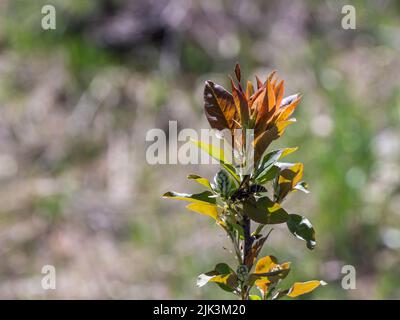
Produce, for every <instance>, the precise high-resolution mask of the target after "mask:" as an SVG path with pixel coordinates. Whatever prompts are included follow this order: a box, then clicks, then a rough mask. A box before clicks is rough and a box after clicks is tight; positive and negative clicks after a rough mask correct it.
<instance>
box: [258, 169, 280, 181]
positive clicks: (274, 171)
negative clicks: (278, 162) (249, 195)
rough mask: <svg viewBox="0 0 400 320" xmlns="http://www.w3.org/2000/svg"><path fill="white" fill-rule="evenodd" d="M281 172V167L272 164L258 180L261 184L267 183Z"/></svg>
mask: <svg viewBox="0 0 400 320" xmlns="http://www.w3.org/2000/svg"><path fill="white" fill-rule="evenodd" d="M278 174H279V168H278V167H277V166H274V165H272V166H271V167H269V168H267V169H265V170H264V171H263V172H262V173H261V174H260V175H259V177H258V178H257V179H256V181H257V182H258V183H260V184H265V183H266V182H268V181H271V180H273V179H275V178H276V176H277V175H278Z"/></svg>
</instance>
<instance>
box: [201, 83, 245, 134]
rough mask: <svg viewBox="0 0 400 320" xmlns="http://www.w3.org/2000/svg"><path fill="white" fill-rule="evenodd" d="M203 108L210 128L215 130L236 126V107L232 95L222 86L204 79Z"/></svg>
mask: <svg viewBox="0 0 400 320" xmlns="http://www.w3.org/2000/svg"><path fill="white" fill-rule="evenodd" d="M204 110H205V114H206V117H207V120H208V122H209V123H210V126H211V128H213V129H217V130H223V129H231V130H233V129H234V128H235V127H236V123H235V121H234V119H236V117H237V114H236V107H235V103H234V100H233V97H232V95H231V94H230V93H229V92H228V91H226V90H225V89H224V88H223V87H222V86H220V85H218V84H215V83H214V82H212V81H206V83H205V87H204Z"/></svg>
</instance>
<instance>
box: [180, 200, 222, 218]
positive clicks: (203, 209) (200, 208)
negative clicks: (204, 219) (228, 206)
mask: <svg viewBox="0 0 400 320" xmlns="http://www.w3.org/2000/svg"><path fill="white" fill-rule="evenodd" d="M186 209H188V210H191V211H194V212H197V213H200V214H203V215H206V216H210V217H211V218H213V219H214V220H216V221H218V210H217V206H216V205H214V204H205V203H190V204H188V205H187V206H186Z"/></svg>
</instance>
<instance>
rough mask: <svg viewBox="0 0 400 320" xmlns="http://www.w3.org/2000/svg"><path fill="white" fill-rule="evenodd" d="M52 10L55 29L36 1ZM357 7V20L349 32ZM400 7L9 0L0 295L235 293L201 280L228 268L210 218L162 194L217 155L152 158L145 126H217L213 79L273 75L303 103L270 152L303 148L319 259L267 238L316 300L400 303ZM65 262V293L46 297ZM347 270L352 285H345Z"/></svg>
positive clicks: (1, 48)
mask: <svg viewBox="0 0 400 320" xmlns="http://www.w3.org/2000/svg"><path fill="white" fill-rule="evenodd" d="M45 4H52V5H54V6H55V8H56V10H57V11H56V12H57V16H56V17H57V18H56V19H57V20H56V23H57V24H56V26H57V28H56V30H48V31H45V30H43V29H42V28H41V19H42V17H43V15H42V14H41V8H42V6H43V5H45ZM345 4H351V5H354V6H355V8H356V14H357V20H356V26H357V28H356V30H344V29H343V28H342V27H341V19H342V17H343V15H342V13H341V10H342V6H343V5H345ZM399 50H400V2H399V1H396V0H391V1H390V0H376V1H372V0H371V1H364V0H363V1H354V0H348V1H305V0H304V1H288V0H279V1H278V0H276V1H261V0H259V1H241V0H237V1H222V0H202V1H195V0H192V1H187V0H185V1H183V0H182V1H180V0H149V1H145V0H132V1H118V0H102V1H89V0H71V1H61V0H51V1H48V0H46V1H42V0H40V1H31V0H1V1H0V298H38V299H43V298H57V299H58V298H60V299H69V298H78V299H86V298H95V299H97V298H107V299H108V298H122V299H158V298H161V299H164V298H165V299H194V298H199V299H206V298H208V299H215V298H220V299H230V298H233V296H231V295H230V294H228V293H225V292H223V291H220V290H219V289H217V288H216V287H214V286H212V285H210V286H206V287H204V288H196V287H195V280H196V277H197V275H198V274H200V273H202V272H204V271H208V270H210V269H212V268H213V266H214V265H215V263H216V262H219V261H226V262H228V263H231V264H233V263H234V258H233V255H232V254H231V253H230V252H229V248H230V247H229V242H228V241H227V239H226V238H225V236H224V235H223V234H222V232H221V231H220V230H219V229H218V227H217V226H216V225H214V224H213V223H212V222H211V221H209V220H207V218H206V217H203V216H200V215H197V214H194V213H191V212H188V211H186V210H185V208H184V204H183V203H181V202H173V201H166V200H162V199H161V195H162V194H163V193H164V192H166V191H168V190H176V191H186V192H195V191H198V190H200V189H199V188H197V186H195V185H193V184H191V183H190V182H188V181H186V178H185V177H186V175H187V174H189V173H198V174H202V175H204V176H206V177H208V178H212V176H213V174H214V173H215V172H216V170H217V166H213V165H208V166H207V165H198V166H186V165H164V166H151V165H148V164H147V163H146V159H145V151H146V146H148V143H146V142H145V137H146V133H147V131H148V130H149V129H152V128H161V129H163V130H166V131H167V130H168V121H169V120H177V121H178V126H179V128H180V129H182V128H194V129H197V130H199V129H201V128H208V124H207V122H206V120H205V116H204V115H203V110H202V108H203V102H202V90H203V84H204V80H206V79H213V80H214V81H216V82H219V83H221V84H223V85H225V86H227V87H228V83H229V82H228V78H227V75H228V74H231V75H232V74H233V67H234V63H235V62H236V61H239V62H240V63H241V66H242V74H244V77H245V78H248V77H249V78H251V79H254V75H255V74H258V75H259V76H261V77H265V76H266V75H267V74H268V73H269V72H270V71H271V70H273V69H277V70H278V71H279V76H280V77H281V78H283V79H285V81H286V92H287V94H293V93H296V92H301V93H303V94H304V98H303V101H302V103H301V105H300V107H299V108H298V109H297V111H296V117H297V119H298V122H297V124H295V125H293V126H291V127H290V128H289V129H288V130H287V131H286V134H285V136H284V138H282V139H281V140H282V141H280V142H279V143H277V144H275V147H277V146H280V145H284V146H300V149H299V150H298V151H297V152H296V153H294V154H292V155H290V158H289V159H288V160H289V161H302V162H304V164H305V180H306V181H307V182H308V183H309V185H310V189H311V193H310V194H308V195H305V194H300V193H296V194H295V195H293V196H292V197H291V198H290V200H289V201H288V203H287V204H286V207H287V208H288V209H289V210H290V211H291V212H296V213H301V214H304V215H305V216H307V217H308V218H310V220H311V221H312V223H313V225H314V227H315V229H316V232H317V241H318V244H317V247H316V249H315V250H314V251H308V250H307V249H306V248H305V246H304V243H303V242H301V241H298V240H296V239H294V238H293V237H292V236H291V235H289V233H288V232H287V231H286V230H285V228H279V227H278V228H276V229H275V230H274V232H273V233H272V235H271V237H270V241H269V243H268V244H267V246H266V247H265V248H264V251H263V253H264V254H275V255H276V256H278V258H279V259H280V260H281V261H287V260H291V261H293V269H292V273H291V275H290V276H289V277H288V279H287V281H286V285H289V283H290V282H292V281H294V280H297V281H305V280H308V279H324V280H325V281H327V282H328V283H329V285H328V286H325V287H323V288H320V289H318V290H316V291H315V292H314V293H313V294H310V295H307V296H306V297H305V298H308V299H317V298H319V299H383V298H388V299H399V298H400V126H399V121H400V59H399V58H400V54H399ZM48 264H49V265H54V266H55V267H56V272H57V273H56V274H57V289H56V290H47V291H45V290H43V289H42V287H41V280H42V276H43V275H42V274H41V270H42V267H43V266H44V265H48ZM348 264H350V265H353V266H354V267H355V268H356V271H357V283H356V284H357V289H356V290H343V289H342V287H341V279H342V277H343V275H342V274H341V268H342V266H343V265H348Z"/></svg>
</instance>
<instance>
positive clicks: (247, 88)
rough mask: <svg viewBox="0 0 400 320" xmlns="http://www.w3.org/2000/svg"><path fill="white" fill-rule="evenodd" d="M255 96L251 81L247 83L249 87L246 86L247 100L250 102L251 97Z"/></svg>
mask: <svg viewBox="0 0 400 320" xmlns="http://www.w3.org/2000/svg"><path fill="white" fill-rule="evenodd" d="M253 94H254V87H253V84H252V83H251V81H247V86H246V98H247V100H250V97H251V96H252V95H253Z"/></svg>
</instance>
